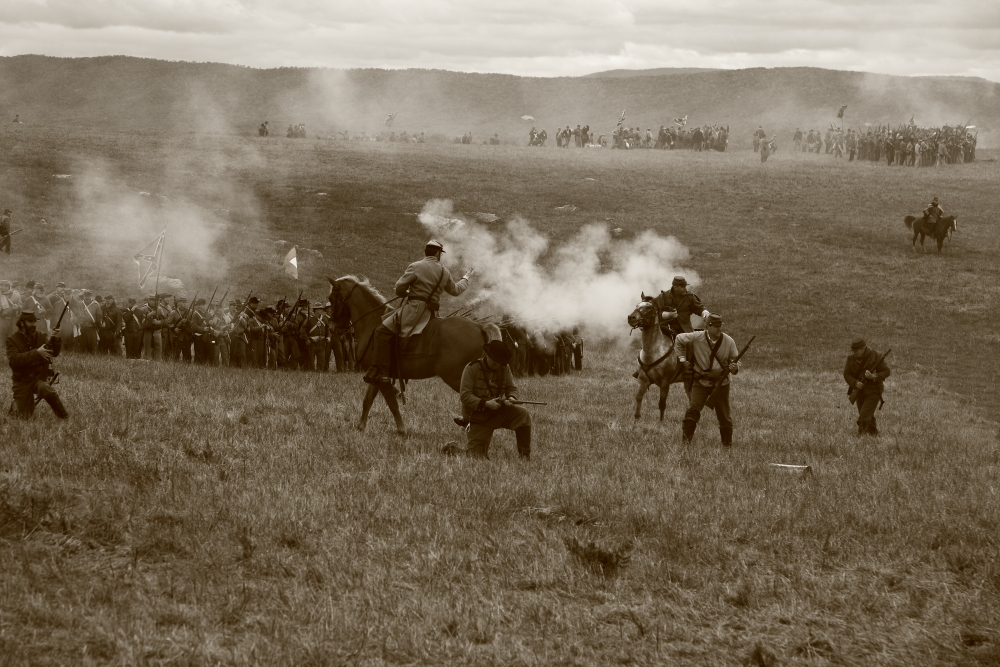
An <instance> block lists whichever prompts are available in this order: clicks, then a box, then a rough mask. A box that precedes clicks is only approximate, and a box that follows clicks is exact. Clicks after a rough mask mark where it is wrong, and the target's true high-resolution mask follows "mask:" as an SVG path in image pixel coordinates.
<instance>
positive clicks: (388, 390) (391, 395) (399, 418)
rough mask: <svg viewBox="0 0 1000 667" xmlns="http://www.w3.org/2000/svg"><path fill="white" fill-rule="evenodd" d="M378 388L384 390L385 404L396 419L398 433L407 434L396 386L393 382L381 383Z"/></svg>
mask: <svg viewBox="0 0 1000 667" xmlns="http://www.w3.org/2000/svg"><path fill="white" fill-rule="evenodd" d="M378 390H379V391H380V392H382V398H384V399H385V404H386V405H388V406H389V412H391V413H392V418H393V419H395V420H396V433H398V434H400V435H406V425H405V424H403V415H401V414H400V413H399V402H398V401H397V400H396V393H397V392H396V388H395V387H393V386H392V385H391V384H384V383H383V384H381V385H379V388H378Z"/></svg>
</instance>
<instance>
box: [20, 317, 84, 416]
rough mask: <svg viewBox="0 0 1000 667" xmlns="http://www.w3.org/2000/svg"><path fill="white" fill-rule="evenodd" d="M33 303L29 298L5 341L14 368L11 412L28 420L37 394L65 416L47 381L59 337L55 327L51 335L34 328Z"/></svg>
mask: <svg viewBox="0 0 1000 667" xmlns="http://www.w3.org/2000/svg"><path fill="white" fill-rule="evenodd" d="M32 305H33V304H31V302H30V301H29V302H28V305H27V307H25V309H24V310H23V311H22V313H21V316H20V317H19V318H18V320H17V332H16V333H14V334H12V335H10V336H8V337H7V341H6V348H7V360H8V361H9V363H10V368H11V370H12V371H13V378H12V389H13V391H14V405H12V406H11V411H12V412H13V413H14V414H15V415H16V416H17V417H20V418H23V419H27V418H28V417H30V416H31V415H32V414H34V412H35V397H36V396H37V397H38V399H40V400H44V401H45V402H46V403H48V404H49V406H51V408H52V412H54V413H56V417H59V418H60V419H66V418H67V417H68V416H69V414H68V413H67V412H66V408H64V407H63V404H62V401H61V400H59V394H57V393H56V392H55V390H53V389H52V385H51V384H50V380H51V378H52V359H53V357H57V356H59V350H60V348H61V347H62V339H61V338H60V337H59V330H58V329H54V330H53V331H52V337H51V338H49V337H48V336H47V335H45V334H42V333H39V332H38V331H36V330H35V323H36V319H35V311H34V309H33V308H32Z"/></svg>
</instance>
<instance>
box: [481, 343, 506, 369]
mask: <svg viewBox="0 0 1000 667" xmlns="http://www.w3.org/2000/svg"><path fill="white" fill-rule="evenodd" d="M483 351H484V352H486V356H488V357H489V358H490V359H492V360H493V361H495V362H497V363H498V364H500V365H501V366H506V365H507V364H509V363H510V350H508V349H507V346H506V345H504V344H503V341H500V340H491V341H490V342H488V343H486V345H483Z"/></svg>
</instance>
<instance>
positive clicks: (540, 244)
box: [418, 199, 700, 339]
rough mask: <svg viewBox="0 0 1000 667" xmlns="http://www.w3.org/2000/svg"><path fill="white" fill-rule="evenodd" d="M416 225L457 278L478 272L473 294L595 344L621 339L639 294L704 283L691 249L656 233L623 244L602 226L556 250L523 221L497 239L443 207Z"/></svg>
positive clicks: (510, 224)
mask: <svg viewBox="0 0 1000 667" xmlns="http://www.w3.org/2000/svg"><path fill="white" fill-rule="evenodd" d="M418 219H419V221H420V223H421V224H422V225H423V226H424V227H425V228H426V229H427V231H428V232H430V234H431V235H432V236H433V237H434V238H436V239H437V240H439V241H441V242H442V243H444V245H445V248H446V252H445V254H444V256H443V261H444V263H445V264H446V265H447V266H449V268H451V269H452V273H453V274H454V275H455V277H456V278H457V277H458V276H459V275H461V273H463V272H464V271H465V270H466V269H468V268H470V267H475V269H476V273H475V276H474V279H473V282H472V291H473V293H474V294H476V295H477V296H478V297H479V298H480V299H482V300H483V301H486V302H488V303H489V304H490V305H492V306H493V307H494V308H496V309H497V310H498V311H500V312H502V313H506V314H510V315H512V316H514V317H515V318H516V319H518V320H520V321H522V322H525V323H531V324H537V325H539V326H548V327H551V328H570V327H573V326H581V327H585V329H586V331H587V335H588V336H591V337H598V338H603V339H612V338H618V337H620V336H621V334H622V333H623V331H624V330H625V329H626V328H627V325H626V324H625V320H626V317H627V316H628V314H629V313H630V312H631V311H632V309H633V308H634V306H635V303H636V302H637V301H639V298H640V293H641V292H643V291H645V293H646V294H657V293H659V290H660V289H667V288H668V287H669V285H670V281H671V279H672V278H673V277H674V276H675V275H684V276H685V277H686V278H687V280H688V283H689V284H691V285H697V284H698V283H699V282H700V281H699V278H698V274H697V273H695V272H694V271H691V270H690V269H687V268H684V262H686V261H687V260H688V259H689V258H690V253H689V252H688V249H687V248H686V247H685V246H684V245H683V244H681V242H680V241H678V240H677V239H676V238H674V237H673V236H668V237H663V236H660V235H659V234H657V233H655V232H653V231H651V230H646V231H644V232H642V233H641V234H639V235H637V236H636V237H635V238H633V239H631V240H625V239H615V238H613V237H612V234H611V232H610V231H609V229H608V226H607V225H605V224H602V223H595V224H588V225H585V226H584V227H582V228H581V229H580V231H579V232H577V233H576V234H575V235H574V236H573V237H571V238H570V239H569V240H567V241H566V242H564V243H561V244H559V245H555V246H553V245H552V244H551V243H550V241H549V239H548V238H547V237H546V236H545V235H544V234H542V233H541V232H540V231H539V230H538V229H537V228H536V227H534V226H533V225H532V224H531V223H530V222H529V221H528V220H525V219H524V218H522V217H514V218H512V219H510V220H508V221H507V222H506V224H505V225H504V226H503V227H502V229H500V230H499V231H494V230H493V229H490V228H487V227H486V226H484V225H483V224H481V223H479V222H476V221H475V220H474V219H473V218H471V217H468V216H465V215H462V214H460V213H456V212H455V211H454V209H453V204H452V202H451V201H450V200H442V199H433V200H431V201H429V202H427V204H426V205H425V206H424V208H423V210H422V211H421V213H420V214H419V215H418Z"/></svg>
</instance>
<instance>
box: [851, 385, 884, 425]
mask: <svg viewBox="0 0 1000 667" xmlns="http://www.w3.org/2000/svg"><path fill="white" fill-rule="evenodd" d="M881 400H882V395H881V394H880V393H878V392H877V391H864V392H862V393H861V394H860V395H859V396H858V400H857V402H856V403H855V405H857V406H858V435H865V434H869V435H878V428H876V424H875V411H876V410H878V405H879V403H880V402H881Z"/></svg>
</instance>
